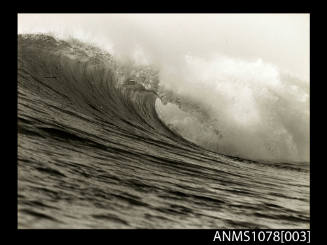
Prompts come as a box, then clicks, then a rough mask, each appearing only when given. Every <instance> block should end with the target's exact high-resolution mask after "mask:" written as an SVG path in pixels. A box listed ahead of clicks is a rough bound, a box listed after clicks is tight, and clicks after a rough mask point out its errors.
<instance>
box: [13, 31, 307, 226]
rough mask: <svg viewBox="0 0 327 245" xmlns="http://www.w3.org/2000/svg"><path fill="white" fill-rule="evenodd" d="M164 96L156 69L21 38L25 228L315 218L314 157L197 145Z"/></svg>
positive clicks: (74, 44)
mask: <svg viewBox="0 0 327 245" xmlns="http://www.w3.org/2000/svg"><path fill="white" fill-rule="evenodd" d="M163 94H164V95H165V97H167V91H164V92H163V91H160V89H158V77H157V74H156V72H155V71H153V70H152V69H151V68H149V67H138V66H133V65H127V64H125V65H124V64H121V63H119V62H117V61H115V59H114V58H113V57H112V56H111V55H110V54H108V53H106V52H103V51H102V50H100V49H98V48H95V47H93V46H90V45H87V44H85V43H81V42H79V41H77V40H69V41H68V40H66V41H63V40H58V39H56V38H54V37H52V36H48V35H27V34H25V35H19V36H18V226H19V228H217V227H219V228H308V227H309V168H308V164H307V163H303V164H302V163H276V162H274V163H269V162H260V161H250V160H245V159H242V158H237V157H230V156H227V155H223V154H219V153H216V152H214V151H210V150H208V149H206V147H203V146H199V145H197V144H195V143H192V142H191V141H189V140H188V139H185V138H183V137H182V136H181V135H182V134H181V133H180V132H178V130H177V131H174V130H171V127H170V126H169V125H168V123H169V121H163V120H165V119H164V118H163V114H162V113H161V114H160V111H159V110H160V108H159V107H160V105H159V106H158V104H160V103H161V100H160V99H159V98H161V99H162V100H164V98H163V97H162V96H163ZM157 110H158V111H159V114H160V116H158V114H157ZM218 134H219V132H218ZM195 142H196V141H195Z"/></svg>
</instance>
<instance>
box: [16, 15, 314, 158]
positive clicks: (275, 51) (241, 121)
mask: <svg viewBox="0 0 327 245" xmlns="http://www.w3.org/2000/svg"><path fill="white" fill-rule="evenodd" d="M19 22H20V23H21V24H20V25H19V33H31V32H52V33H54V34H55V35H57V36H60V37H62V38H66V39H67V38H70V37H75V38H78V39H81V40H84V41H87V42H91V43H96V44H97V45H98V46H100V47H101V48H103V49H106V50H108V51H109V52H110V53H111V54H113V55H114V57H115V58H116V59H119V60H121V61H122V62H132V63H135V64H141V65H151V66H153V67H155V69H157V70H158V71H159V89H158V93H159V95H160V98H161V100H160V99H157V101H156V109H157V111H158V114H159V116H160V117H161V118H162V119H163V121H164V122H165V123H166V124H167V125H168V126H169V127H170V128H171V129H173V130H175V131H176V132H178V133H179V134H181V135H182V136H183V137H185V138H186V139H189V140H190V141H192V142H195V143H197V144H198V145H201V146H202V147H205V148H207V149H210V150H213V151H216V152H219V153H224V154H228V155H234V156H240V157H244V158H250V159H261V160H274V161H309V81H308V77H309V64H308V61H309V50H308V49H309V46H308V42H309V41H308V40H309V29H308V28H309V27H308V25H309V20H308V16H307V15H241V16H238V17H235V16H233V15H102V16H101V15H100V16H99V15H98V16H95V15H89V18H85V16H84V17H83V18H80V16H79V15H60V16H58V15H38V16H36V15H19Z"/></svg>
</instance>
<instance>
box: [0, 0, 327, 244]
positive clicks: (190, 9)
mask: <svg viewBox="0 0 327 245" xmlns="http://www.w3.org/2000/svg"><path fill="white" fill-rule="evenodd" d="M54 4H55V5H56V3H54ZM80 4H82V3H80ZM84 5H86V7H85V9H87V8H88V7H89V6H87V5H88V4H86V3H84ZM163 5H165V6H163ZM166 5H167V6H166ZM243 5H247V2H245V3H244V4H243ZM38 6H41V5H38ZM58 7H59V6H55V7H54V8H52V9H51V11H36V9H37V8H35V7H32V6H31V5H30V4H28V6H25V7H23V8H17V9H16V12H15V13H14V14H13V19H14V20H12V23H14V24H15V27H12V28H11V29H10V31H12V32H13V33H12V35H11V36H13V38H15V40H11V39H10V40H11V44H12V45H13V46H14V47H13V48H14V49H15V50H16V52H17V24H18V22H17V14H18V13H75V12H76V7H75V8H74V7H71V8H68V9H69V10H70V11H66V12H63V11H62V10H60V9H59V8H58ZM79 7H80V6H79ZM100 8H101V7H100ZM126 8H127V9H126ZM128 8H130V10H128ZM159 8H160V10H159ZM107 9H108V12H96V11H95V12H93V11H91V10H92V8H91V9H89V11H87V10H86V11H85V12H83V11H78V12H77V13H90V12H92V13H309V14H310V230H311V231H312V230H313V231H314V230H316V229H318V226H319V224H318V223H316V219H318V218H317V216H316V215H315V214H314V210H315V209H316V208H313V203H317V200H316V199H315V197H314V189H315V187H317V186H323V185H322V183H319V181H316V180H317V179H316V178H318V176H316V174H314V172H315V171H318V170H317V168H316V166H314V165H315V164H324V162H320V163H319V160H318V159H317V160H315V157H316V156H317V155H316V154H315V153H314V152H315V151H319V144H318V143H315V141H313V138H314V136H313V134H314V130H313V129H314V128H313V127H312V125H313V121H314V120H313V118H314V113H313V112H314V108H315V106H316V105H317V104H316V103H315V102H314V98H316V97H315V96H314V95H313V94H314V90H315V89H316V87H317V86H316V85H315V83H319V79H318V78H317V77H316V78H315V77H314V76H315V73H316V72H315V69H316V67H315V65H314V61H315V59H314V58H313V57H314V55H315V53H316V52H315V51H314V49H315V48H319V47H317V46H315V45H312V44H313V39H314V37H315V34H314V28H313V27H314V25H315V22H316V21H317V20H316V17H317V15H318V14H317V15H316V12H313V11H312V8H311V7H303V6H300V5H298V4H297V6H293V7H291V8H287V7H285V8H283V10H281V9H279V8H278V7H273V6H269V9H267V8H262V7H261V8H260V7H257V8H251V9H250V7H244V6H240V5H239V6H235V7H234V8H230V9H226V8H225V9H223V8H221V9H217V10H218V11H213V10H212V9H210V8H208V6H206V7H204V5H201V6H199V5H191V4H190V5H189V6H183V7H180V6H178V4H177V5H174V6H171V5H169V7H168V4H164V3H161V4H158V6H153V5H151V7H149V6H148V7H144V6H142V5H140V4H138V3H135V4H132V5H130V6H128V7H126V6H125V7H117V6H113V7H110V8H107ZM321 31H322V30H321ZM14 32H15V33H14ZM322 32H323V31H322ZM10 56H11V58H13V64H12V66H11V67H13V74H15V76H16V77H17V54H16V56H13V55H12V54H11V55H10ZM14 64H15V65H14ZM6 67H7V66H6ZM321 79H322V78H320V80H321ZM3 82H4V83H6V85H8V84H9V85H10V86H11V89H12V91H13V94H14V95H12V96H8V97H9V99H8V100H7V98H6V100H5V101H6V102H5V103H4V104H3V105H4V106H5V107H6V106H7V105H8V104H10V105H14V107H15V108H11V109H10V108H7V107H6V109H5V112H6V114H5V115H6V117H7V115H10V118H13V121H9V124H8V126H7V127H8V128H11V127H13V130H15V132H14V134H15V135H14V136H11V137H10V140H9V141H10V142H12V144H13V149H14V154H15V159H16V165H15V164H13V162H12V161H4V162H3V164H4V165H7V164H8V165H10V166H12V167H13V173H14V174H13V175H14V176H15V177H11V180H14V181H15V183H12V186H14V188H15V190H14V191H12V192H11V193H10V194H11V195H12V196H11V197H12V198H11V199H12V200H14V201H13V204H11V205H10V207H11V208H12V209H13V210H12V211H13V216H14V217H11V218H10V219H9V221H10V222H9V223H10V227H12V228H13V231H14V233H15V234H14V238H15V239H16V238H18V237H20V238H24V240H25V239H26V240H25V241H31V242H33V243H34V242H36V241H37V240H39V241H42V240H43V242H44V243H46V241H47V240H51V242H62V241H63V240H66V242H77V240H78V241H80V240H81V241H82V240H83V241H84V242H91V243H94V242H95V241H96V240H97V238H100V237H101V238H104V239H105V240H104V241H105V243H109V244H110V243H111V242H112V241H118V242H119V243H125V242H131V243H134V242H136V241H138V242H142V243H143V242H151V243H157V242H158V243H160V242H168V241H173V242H180V243H183V244H184V243H185V244H187V243H189V242H191V243H193V242H194V243H200V244H203V243H205V244H206V243H208V242H210V241H212V239H213V236H214V234H215V231H216V230H215V229H210V230H208V229H204V230H193V229H187V230H184V229H179V230H174V229H170V230H144V229H140V230H133V229H132V230H117V229H111V230H80V229H75V230H70V229H68V230H55V229H53V230H51V229H50V230H38V229H33V230H18V224H17V218H18V217H17V211H18V210H17V208H18V207H17V206H18V205H17V204H18V200H17V198H18V197H17V194H18V183H17V181H18V176H17V143H18V142H17V80H16V82H14V81H13V78H12V79H10V80H9V79H8V80H5V81H3ZM320 82H323V81H320ZM313 84H314V86H312V85H313ZM11 89H10V90H11ZM8 95H9V93H8ZM5 97H7V96H5ZM9 101H10V102H9ZM318 105H319V104H318ZM15 109H16V112H15ZM5 144H6V142H5ZM314 147H318V149H317V148H314ZM4 149H7V147H5V148H4ZM322 152H323V151H322ZM320 161H321V160H320ZM3 174H5V175H6V173H3ZM313 176H315V177H313ZM320 181H321V180H320ZM8 183H9V182H8ZM320 184H321V185H320ZM6 187H7V186H6V185H4V188H6ZM5 199H7V197H5ZM7 227H8V226H7ZM317 233H318V232H317ZM317 233H315V232H312V233H311V234H312V237H311V242H313V241H314V240H316V239H315V235H316V234H317ZM67 237H69V239H67ZM44 239H45V240H44ZM216 243H217V242H216ZM220 244H222V243H220ZM230 244H237V243H230Z"/></svg>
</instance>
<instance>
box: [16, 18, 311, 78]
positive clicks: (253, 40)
mask: <svg viewBox="0 0 327 245" xmlns="http://www.w3.org/2000/svg"><path fill="white" fill-rule="evenodd" d="M309 21H310V16H309V14H20V15H19V16H18V32H19V33H22V32H39V31H41V32H43V31H54V32H57V33H61V34H64V35H67V34H72V35H73V36H77V37H83V38H86V39H91V40H94V41H96V42H101V43H102V44H104V45H108V47H109V46H114V48H115V50H118V51H119V52H121V53H124V52H125V53H129V52H131V51H132V50H133V49H135V47H139V48H142V49H143V50H144V51H145V52H146V53H148V54H149V55H150V56H151V58H152V59H154V60H157V61H158V60H162V59H166V60H167V59H175V58H176V57H177V56H178V55H179V54H181V55H183V54H191V55H192V54H194V55H197V56H202V57H209V56H211V55H215V54H217V53H218V54H223V55H227V56H231V57H237V58H238V57H239V58H242V59H257V58H261V59H262V60H264V61H265V62H268V63H272V64H275V65H277V66H278V67H279V68H280V69H282V70H286V71H289V72H291V73H292V74H294V75H296V76H298V77H300V78H302V79H305V80H309V57H310V53H309V52H310V50H309V35H310V30H309Z"/></svg>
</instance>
